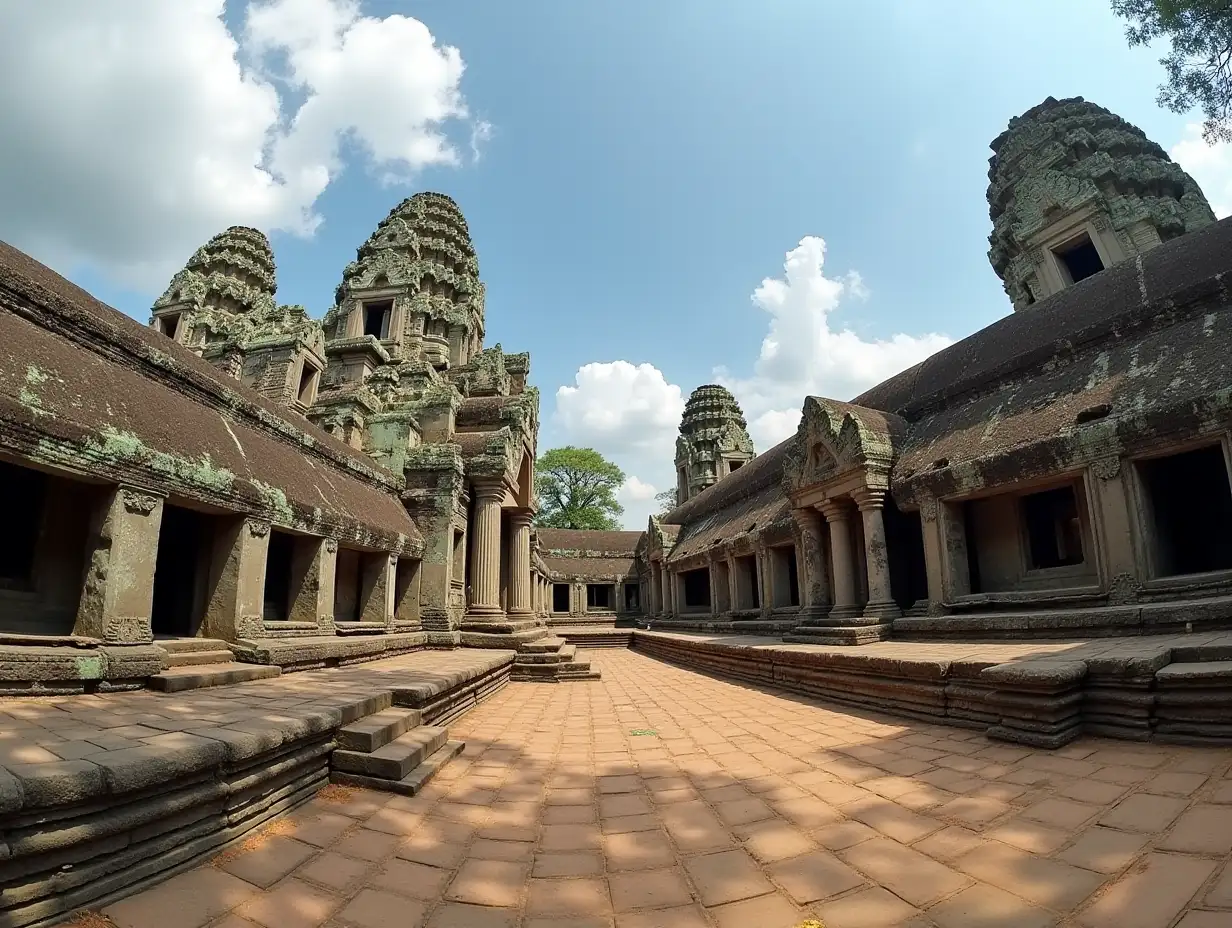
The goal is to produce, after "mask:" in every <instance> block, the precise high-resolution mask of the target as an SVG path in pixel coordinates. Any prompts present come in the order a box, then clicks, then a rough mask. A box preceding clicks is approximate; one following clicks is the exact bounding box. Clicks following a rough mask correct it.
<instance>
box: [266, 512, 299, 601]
mask: <svg viewBox="0 0 1232 928" xmlns="http://www.w3.org/2000/svg"><path fill="white" fill-rule="evenodd" d="M294 557H295V539H294V538H293V537H292V536H290V535H288V534H286V533H285V532H280V531H278V530H276V529H271V530H270V536H269V552H268V553H267V554H266V557H265V598H264V604H263V608H262V617H263V618H264V619H265V620H266V621H267V622H285V621H286V620H287V619H289V618H290V617H291V564H292V562H293V560H294Z"/></svg>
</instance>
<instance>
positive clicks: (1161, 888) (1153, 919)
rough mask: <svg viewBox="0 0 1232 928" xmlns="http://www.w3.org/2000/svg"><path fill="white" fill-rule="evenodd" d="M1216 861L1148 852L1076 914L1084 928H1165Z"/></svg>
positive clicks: (1207, 876) (1209, 873)
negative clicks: (1090, 903)
mask: <svg viewBox="0 0 1232 928" xmlns="http://www.w3.org/2000/svg"><path fill="white" fill-rule="evenodd" d="M1215 867H1216V863H1215V862H1214V861H1212V860H1203V859H1201V858H1197V857H1186V856H1182V855H1179V854H1148V855H1147V856H1146V857H1144V858H1143V859H1142V861H1140V862H1139V864H1138V865H1137V866H1135V867H1134V868H1133V869H1132V870H1131V872H1130V873H1128V874H1127V875H1126V876H1124V877H1123V878H1122V879H1121V880H1119V881H1118V882H1116V883H1114V884H1113V885H1112V886H1110V887H1108V889H1107V890H1106V891H1105V892H1104V893H1103V894H1101V895H1100V897H1099V898H1098V899H1097V900H1095V902H1094V903H1093V904H1092V905H1091V906H1090V907H1089V908H1087V909H1086V910H1085V911H1083V912H1082V913H1080V914H1079V916H1078V922H1079V924H1081V925H1084V926H1087V928H1167V926H1169V925H1171V924H1172V922H1173V920H1174V919H1175V918H1176V917H1177V915H1179V914H1180V913H1181V912H1182V911H1183V910H1184V909H1185V907H1186V906H1187V905H1188V904H1189V903H1190V902H1191V900H1193V899H1194V896H1195V895H1196V894H1197V892H1198V890H1199V889H1201V887H1202V884H1203V883H1205V882H1206V880H1207V879H1208V878H1209V877H1210V875H1211V874H1212V873H1213V872H1214V870H1215Z"/></svg>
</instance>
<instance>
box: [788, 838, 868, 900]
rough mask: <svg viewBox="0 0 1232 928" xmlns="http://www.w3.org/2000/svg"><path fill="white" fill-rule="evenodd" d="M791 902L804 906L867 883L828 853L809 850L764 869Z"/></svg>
mask: <svg viewBox="0 0 1232 928" xmlns="http://www.w3.org/2000/svg"><path fill="white" fill-rule="evenodd" d="M766 872H767V873H769V874H770V878H771V879H772V880H773V881H774V882H775V883H777V884H778V885H779V886H781V887H782V888H783V890H784V891H785V892H786V893H787V895H788V896H790V897H791V899H792V900H793V901H794V902H796V903H798V904H800V905H806V904H808V903H810V902H818V901H820V900H822V899H829V898H831V897H833V896H837V895H840V894H842V893H845V892H847V891H848V890H851V889H855V888H856V887H857V886H864V885H866V884H867V882H868V881H867V880H865V878H864V877H863V876H861V875H860V874H859V873H857V872H856V871H854V870H852V869H851V867H849V866H847V865H846V864H845V863H843V862H842V861H841V860H839V859H838V858H837V857H835V856H834V855H833V854H831V853H829V852H828V851H810V852H808V853H805V854H801V855H799V856H797V857H792V858H789V859H787V860H780V861H778V862H777V863H773V864H770V865H769V866H767V867H766Z"/></svg>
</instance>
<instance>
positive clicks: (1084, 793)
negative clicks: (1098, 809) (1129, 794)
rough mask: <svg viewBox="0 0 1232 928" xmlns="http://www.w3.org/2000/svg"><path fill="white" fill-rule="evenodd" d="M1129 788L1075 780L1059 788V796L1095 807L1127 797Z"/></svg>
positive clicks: (1101, 782)
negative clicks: (1126, 792)
mask: <svg viewBox="0 0 1232 928" xmlns="http://www.w3.org/2000/svg"><path fill="white" fill-rule="evenodd" d="M1126 789H1127V787H1125V786H1122V785H1121V784H1119V783H1106V782H1104V781H1102V780H1093V779H1082V780H1073V781H1072V782H1070V783H1066V784H1065V785H1064V786H1060V787H1058V788H1057V791H1056V793H1057V795H1058V796H1062V797H1064V798H1066V799H1075V800H1077V801H1078V802H1090V803H1093V804H1095V805H1109V804H1111V803H1113V802H1116V801H1117V800H1118V799H1120V798H1121V797H1122V796H1123V795H1125V791H1126Z"/></svg>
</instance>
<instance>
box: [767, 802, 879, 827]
mask: <svg viewBox="0 0 1232 928" xmlns="http://www.w3.org/2000/svg"><path fill="white" fill-rule="evenodd" d="M867 796H868V793H862V797H865V798H866V797H867ZM771 805H772V808H773V809H774V810H775V811H776V812H777V813H778V814H779V815H781V816H783V817H784V818H785V819H788V820H789V821H791V822H794V823H795V824H797V825H799V826H800V827H801V828H803V829H805V830H811V829H813V828H820V827H821V826H822V825H829V824H830V823H831V822H837V821H839V820H840V819H841V818H842V817H843V815H842V813H840V812H839V811H838V810H837V809H835V808H834V806H832V805H830V803H828V802H826V801H825V800H822V799H818V798H815V797H809V798H807V799H788V800H786V801H784V802H774V803H772V804H771Z"/></svg>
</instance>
